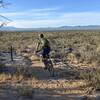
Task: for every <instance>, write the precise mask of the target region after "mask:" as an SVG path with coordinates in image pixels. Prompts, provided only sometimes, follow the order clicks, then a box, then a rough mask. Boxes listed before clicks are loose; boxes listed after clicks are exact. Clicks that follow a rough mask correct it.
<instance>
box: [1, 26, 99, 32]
mask: <svg viewBox="0 0 100 100" xmlns="http://www.w3.org/2000/svg"><path fill="white" fill-rule="evenodd" d="M0 30H1V31H54V30H100V25H88V26H61V27H45V28H16V27H10V26H7V27H2V28H0Z"/></svg>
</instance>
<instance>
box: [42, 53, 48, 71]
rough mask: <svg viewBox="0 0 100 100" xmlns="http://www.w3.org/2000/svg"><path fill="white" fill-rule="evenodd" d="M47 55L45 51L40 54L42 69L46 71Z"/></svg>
mask: <svg viewBox="0 0 100 100" xmlns="http://www.w3.org/2000/svg"><path fill="white" fill-rule="evenodd" d="M46 56H47V54H46V52H45V51H43V52H42V62H43V63H44V66H45V67H44V69H47V57H46Z"/></svg>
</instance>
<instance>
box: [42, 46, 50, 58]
mask: <svg viewBox="0 0 100 100" xmlns="http://www.w3.org/2000/svg"><path fill="white" fill-rule="evenodd" d="M50 51H51V49H50V47H45V48H44V49H43V52H42V56H43V58H45V57H46V56H47V55H49V53H50Z"/></svg>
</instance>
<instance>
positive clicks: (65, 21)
mask: <svg viewBox="0 0 100 100" xmlns="http://www.w3.org/2000/svg"><path fill="white" fill-rule="evenodd" d="M30 13H32V10H31V11H30ZM26 14H28V12H26V13H25V15H26ZM36 14H37V15H36ZM27 16H28V15H27ZM21 17H24V16H21ZM29 17H30V18H29ZM68 25H100V13H99V12H76V13H60V12H59V13H58V12H56V11H53V12H48V11H47V12H44V13H43V12H41V11H39V12H35V13H32V14H31V16H28V17H27V18H26V19H23V20H22V19H17V20H15V21H14V22H12V23H10V24H9V26H15V27H20V28H22V27H23V26H24V28H33V27H34V28H36V27H57V26H68Z"/></svg>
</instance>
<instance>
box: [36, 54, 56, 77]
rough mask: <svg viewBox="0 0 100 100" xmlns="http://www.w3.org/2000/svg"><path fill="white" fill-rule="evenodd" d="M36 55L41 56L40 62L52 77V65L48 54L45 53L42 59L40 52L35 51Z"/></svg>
mask: <svg viewBox="0 0 100 100" xmlns="http://www.w3.org/2000/svg"><path fill="white" fill-rule="evenodd" d="M36 55H37V56H39V57H41V58H42V62H43V63H44V65H45V68H46V70H48V72H49V73H50V76H52V77H54V66H53V62H52V60H51V58H50V56H49V55H47V56H46V58H45V59H44V58H43V57H42V56H40V53H38V54H37V53H36Z"/></svg>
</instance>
